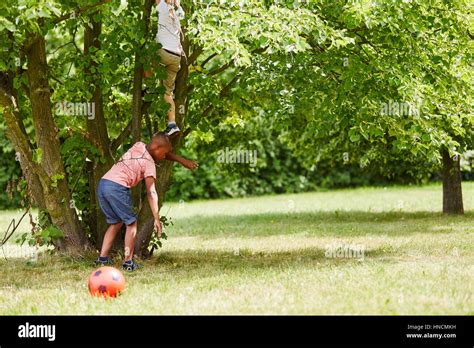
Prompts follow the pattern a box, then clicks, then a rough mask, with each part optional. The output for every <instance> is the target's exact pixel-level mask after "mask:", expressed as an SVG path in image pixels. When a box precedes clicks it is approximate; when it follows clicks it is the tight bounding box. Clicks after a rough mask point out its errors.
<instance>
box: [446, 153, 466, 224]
mask: <svg viewBox="0 0 474 348" xmlns="http://www.w3.org/2000/svg"><path fill="white" fill-rule="evenodd" d="M441 154H442V157H443V170H442V174H443V213H445V214H458V215H462V214H464V206H463V200H462V187H461V165H460V162H461V159H460V157H459V156H455V157H451V156H450V155H449V151H448V150H447V149H445V148H444V149H443V150H442V153H441Z"/></svg>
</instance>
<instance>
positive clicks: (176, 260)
mask: <svg viewBox="0 0 474 348" xmlns="http://www.w3.org/2000/svg"><path fill="white" fill-rule="evenodd" d="M325 253H326V252H325V250H324V249H321V248H314V247H312V248H303V249H295V250H291V251H273V252H252V251H251V250H248V249H246V250H245V249H244V250H240V254H239V255H234V253H233V252H231V251H221V250H213V249H211V250H197V251H194V250H182V251H172V252H171V251H169V252H162V253H160V254H159V255H157V256H155V257H153V258H152V259H150V260H146V261H142V265H143V268H142V269H140V270H138V271H136V272H134V273H125V276H126V277H127V279H128V280H132V279H133V281H138V282H140V283H144V284H150V283H155V282H158V281H160V279H161V280H163V279H165V278H169V279H173V280H176V279H179V281H187V280H189V279H195V278H196V277H198V278H203V279H204V278H209V277H216V276H219V275H222V274H223V273H227V274H234V275H238V274H242V275H246V274H249V273H252V272H254V271H257V272H258V271H271V270H284V269H288V268H293V269H295V268H306V269H307V268H314V269H315V270H317V269H321V268H328V267H330V268H335V269H337V267H341V266H345V265H348V264H352V265H354V266H359V265H361V264H363V263H364V262H365V261H368V260H378V261H380V262H390V260H389V259H388V258H387V256H389V255H392V254H394V251H393V250H390V249H387V248H384V249H370V250H365V252H364V257H363V258H357V257H349V258H348V257H346V258H339V257H336V258H330V257H326V255H325ZM93 260H94V259H93V257H91V256H88V257H86V258H81V259H73V258H70V257H59V256H55V257H45V258H44V259H40V260H39V261H38V262H37V263H36V264H35V265H27V263H26V262H25V261H24V260H23V261H21V260H19V259H14V260H10V261H9V262H8V264H6V265H0V266H2V267H6V268H4V269H5V272H4V274H3V276H2V279H0V290H2V289H3V290H4V289H9V290H10V291H15V289H58V288H62V287H64V286H67V285H73V286H79V287H80V286H82V285H83V287H84V289H85V284H86V282H87V277H88V276H89V274H90V273H91V272H92V271H93V270H94V266H93ZM116 261H117V262H116V263H115V264H114V266H115V267H117V268H120V261H119V260H116ZM81 284H82V285H81Z"/></svg>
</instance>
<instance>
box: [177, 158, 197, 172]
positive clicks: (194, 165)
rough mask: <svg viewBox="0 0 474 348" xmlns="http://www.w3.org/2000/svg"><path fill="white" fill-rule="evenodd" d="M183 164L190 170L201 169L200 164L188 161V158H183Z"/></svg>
mask: <svg viewBox="0 0 474 348" xmlns="http://www.w3.org/2000/svg"><path fill="white" fill-rule="evenodd" d="M181 164H182V165H183V166H184V167H186V168H188V169H190V170H194V169H196V168H198V167H199V163H197V162H194V161H191V160H188V159H186V158H183V160H182V161H181Z"/></svg>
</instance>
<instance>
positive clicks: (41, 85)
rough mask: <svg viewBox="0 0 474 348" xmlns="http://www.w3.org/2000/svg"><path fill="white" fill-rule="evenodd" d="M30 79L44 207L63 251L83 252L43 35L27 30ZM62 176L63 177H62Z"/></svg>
mask: <svg viewBox="0 0 474 348" xmlns="http://www.w3.org/2000/svg"><path fill="white" fill-rule="evenodd" d="M26 57H27V66H28V80H29V88H30V101H31V109H32V117H33V125H34V128H35V134H36V143H37V145H38V149H40V150H41V152H42V156H41V160H40V161H39V162H40V163H39V166H41V168H42V169H43V170H42V171H40V172H37V174H38V177H39V180H40V182H41V186H42V189H43V194H44V199H45V206H46V208H47V210H48V212H49V214H50V216H51V221H52V222H53V224H54V225H56V226H57V227H58V228H59V229H61V231H62V232H63V233H64V238H61V239H60V240H59V241H58V243H57V246H58V248H59V249H60V250H62V251H67V252H80V251H82V250H84V248H85V247H86V246H87V244H88V243H87V239H86V236H85V234H84V233H83V231H82V229H81V226H80V223H79V219H78V217H77V214H76V210H75V209H74V208H73V207H72V206H71V204H70V200H71V194H70V191H69V188H68V186H67V182H66V175H65V171H64V166H63V162H62V158H61V154H60V147H59V139H58V134H57V128H56V124H55V123H54V120H53V115H52V112H51V92H50V87H49V82H48V63H47V60H46V48H45V40H44V37H43V36H42V35H40V34H34V33H28V46H27V49H26ZM61 176H62V178H61Z"/></svg>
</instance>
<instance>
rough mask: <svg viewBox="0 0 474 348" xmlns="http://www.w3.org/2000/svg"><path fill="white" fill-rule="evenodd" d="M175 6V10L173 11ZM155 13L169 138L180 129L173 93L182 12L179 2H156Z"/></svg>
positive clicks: (179, 48)
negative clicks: (163, 71)
mask: <svg viewBox="0 0 474 348" xmlns="http://www.w3.org/2000/svg"><path fill="white" fill-rule="evenodd" d="M175 6H176V10H175ZM156 11H157V12H158V31H157V34H156V41H157V42H158V43H160V44H161V46H162V48H160V49H159V50H158V55H159V56H160V62H161V64H163V65H165V67H166V75H167V77H166V80H164V81H163V84H164V86H165V95H164V99H165V102H166V103H168V104H171V110H170V111H168V127H167V128H166V130H165V133H166V134H167V135H169V136H171V135H173V134H175V133H178V132H179V131H180V129H179V128H178V126H177V125H176V118H175V103H174V99H173V91H174V88H175V81H176V75H177V73H178V71H179V69H181V56H184V55H185V54H184V50H183V47H182V46H181V24H180V22H179V20H180V18H184V11H183V9H182V7H181V6H180V4H179V0H156ZM150 76H151V72H150V71H146V72H145V77H150Z"/></svg>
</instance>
